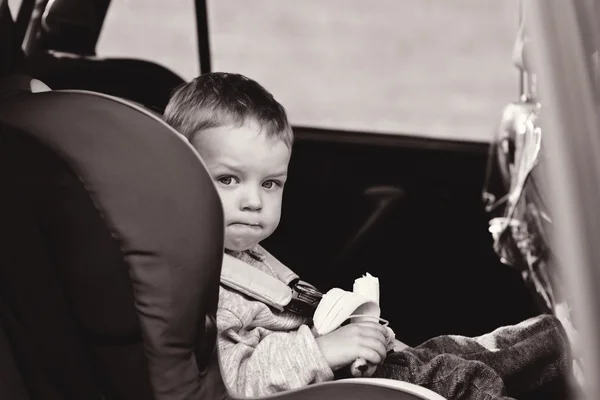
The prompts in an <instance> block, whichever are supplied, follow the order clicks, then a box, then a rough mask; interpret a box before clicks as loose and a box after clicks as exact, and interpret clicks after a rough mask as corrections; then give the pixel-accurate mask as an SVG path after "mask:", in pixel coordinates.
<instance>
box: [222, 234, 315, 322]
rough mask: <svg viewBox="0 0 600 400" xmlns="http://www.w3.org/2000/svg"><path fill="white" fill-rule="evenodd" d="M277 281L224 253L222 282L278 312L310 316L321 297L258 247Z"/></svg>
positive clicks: (310, 286)
mask: <svg viewBox="0 0 600 400" xmlns="http://www.w3.org/2000/svg"><path fill="white" fill-rule="evenodd" d="M258 250H259V252H260V253H261V254H263V255H264V257H265V261H266V262H267V263H268V264H269V265H270V266H271V267H272V268H273V270H274V271H275V273H276V274H277V276H278V277H279V279H277V278H274V277H272V276H271V275H269V274H267V273H266V272H263V271H261V270H259V269H257V268H254V267H253V266H251V265H250V264H248V263H246V262H244V261H242V260H239V259H237V258H235V257H233V256H230V255H229V254H223V265H222V268H221V283H222V284H223V285H225V286H227V287H229V288H231V289H233V290H236V291H238V292H240V293H243V294H245V295H247V296H250V297H252V298H253V299H256V300H258V301H260V302H262V303H265V304H267V305H269V306H271V307H273V308H275V309H277V310H279V311H284V310H286V311H290V312H293V313H294V314H300V315H303V316H305V317H312V315H313V314H314V310H315V309H316V308H317V305H318V304H319V301H320V300H321V298H322V297H323V294H322V293H321V292H319V291H318V290H317V289H316V288H315V287H314V286H313V285H311V284H309V283H307V282H304V281H302V280H300V278H299V276H298V275H296V274H295V273H294V272H293V271H292V270H290V269H289V268H288V267H286V266H285V265H283V263H282V262H281V261H279V260H277V259H276V258H275V257H273V255H271V253H269V252H268V251H266V250H265V249H264V248H262V247H260V246H259V248H258Z"/></svg>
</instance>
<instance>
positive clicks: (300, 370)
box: [217, 249, 333, 396]
mask: <svg viewBox="0 0 600 400" xmlns="http://www.w3.org/2000/svg"><path fill="white" fill-rule="evenodd" d="M227 253H228V254H230V255H232V256H234V257H236V258H238V259H240V260H242V261H244V262H247V263H248V264H250V265H252V266H253V267H255V268H258V269H260V270H261V271H263V272H266V273H267V274H269V275H271V276H273V277H275V278H278V276H277V273H276V272H275V271H274V270H273V268H272V267H271V266H270V265H269V264H268V262H267V261H266V259H265V257H264V256H263V255H262V254H260V253H259V252H258V250H257V249H256V250H249V251H244V252H229V251H228V252H227ZM306 322H307V321H306V319H305V318H304V317H302V316H300V315H297V314H293V313H290V312H286V311H282V312H280V311H278V310H276V309H274V308H272V307H269V306H268V305H266V304H264V303H261V302H260V301H257V300H254V299H252V298H251V297H249V296H246V295H244V294H241V293H239V292H237V291H234V290H232V289H229V288H227V287H225V286H223V285H221V286H220V289H219V306H218V309H217V329H218V345H219V358H220V362H221V370H222V373H223V378H224V379H225V382H226V384H227V386H228V387H229V389H230V390H231V391H233V392H234V393H235V394H237V395H239V396H262V395H269V394H273V393H277V392H281V391H284V390H290V389H296V388H300V387H305V386H307V385H309V384H311V383H316V382H322V381H329V380H332V379H333V372H332V370H331V368H330V367H329V365H328V364H327V362H326V361H325V359H324V358H323V356H322V355H321V352H320V350H319V347H318V346H317V343H316V341H315V337H314V335H313V333H312V331H311V329H310V328H309V327H308V326H307V325H306Z"/></svg>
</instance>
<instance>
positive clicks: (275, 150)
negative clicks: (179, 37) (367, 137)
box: [164, 73, 569, 399]
mask: <svg viewBox="0 0 600 400" xmlns="http://www.w3.org/2000/svg"><path fill="white" fill-rule="evenodd" d="M164 119H165V121H166V122H167V123H169V124H170V125H171V126H173V127H174V128H175V129H176V130H178V131H179V132H180V133H181V134H183V135H184V136H185V137H186V138H187V139H188V140H189V141H190V143H191V144H192V146H193V147H194V148H195V149H196V150H197V151H198V152H199V154H200V156H201V157H202V159H203V160H204V162H205V164H206V167H207V169H208V171H209V173H210V175H211V176H212V177H213V179H214V182H215V185H216V187H217V190H218V192H219V195H220V198H221V201H222V203H223V209H224V216H225V252H226V253H228V254H229V255H232V256H234V257H236V258H238V259H240V260H242V261H244V262H246V263H248V264H250V265H251V266H253V267H254V268H257V269H259V270H261V271H263V272H265V273H267V274H269V275H270V276H272V277H275V278H278V274H277V271H276V270H274V268H273V266H272V265H271V263H270V262H269V261H268V260H267V257H266V255H267V254H268V253H266V251H265V250H264V249H263V248H262V247H260V245H259V243H260V242H261V241H262V240H264V239H266V238H267V237H268V236H269V235H271V234H272V233H273V231H274V230H275V229H276V228H277V225H278V224H279V219H280V215H281V203H282V195H283V189H284V186H285V183H286V178H287V169H288V163H289V161H290V157H291V150H292V143H293V134H292V129H291V127H290V124H289V122H288V119H287V116H286V112H285V109H284V108H283V106H281V104H279V103H278V102H277V101H276V100H275V99H274V98H273V96H272V95H271V94H270V93H269V92H267V91H266V90H265V89H264V88H263V87H262V86H261V85H259V84H258V83H257V82H255V81H253V80H251V79H248V78H246V77H244V76H242V75H238V74H230V73H211V74H205V75H201V76H199V77H198V78H196V79H194V80H193V81H192V82H190V83H187V84H185V85H183V86H181V87H180V88H178V89H177V90H176V91H175V93H174V94H173V96H172V98H171V100H170V102H169V104H168V106H167V108H166V111H165V115H164ZM308 324H309V320H308V319H307V318H305V317H302V316H301V315H299V314H295V313H291V312H287V311H278V310H276V309H274V308H272V307H270V306H268V305H267V304H264V303H262V302H260V301H258V300H255V299H253V298H252V297H249V296H246V295H244V294H242V293H240V292H238V291H235V290H233V289H231V288H229V287H226V286H224V285H221V287H220V294H219V306H218V311H217V326H218V344H219V355H220V362H221V367H222V371H223V374H224V379H225V381H226V383H227V385H228V386H229V388H230V389H231V390H232V391H234V392H235V393H237V394H238V395H241V396H261V395H268V394H273V393H277V392H280V391H284V390H288V389H295V388H299V387H303V386H306V385H309V384H312V383H315V382H322V381H329V380H332V379H334V372H336V371H338V370H341V369H342V368H344V367H346V366H348V365H349V364H351V363H352V362H353V361H354V360H356V359H357V358H359V357H360V358H363V359H365V360H366V361H368V362H370V363H373V364H381V365H379V366H378V369H377V372H376V375H375V376H377V377H383V378H390V379H399V380H404V381H408V382H412V383H415V384H419V385H422V386H425V387H427V388H429V389H431V390H434V391H436V392H438V393H440V394H441V395H442V396H445V397H446V398H449V399H507V398H508V397H506V395H507V394H506V392H507V391H509V392H510V394H511V395H520V394H521V393H522V392H524V391H527V390H530V389H534V388H537V387H540V386H542V385H544V384H546V383H548V382H549V381H551V380H553V379H555V378H556V377H558V376H559V375H560V374H561V373H562V372H563V371H564V370H565V368H566V366H567V360H568V357H569V351H568V343H567V341H566V340H565V337H564V335H563V331H562V330H561V327H560V325H559V323H558V322H557V321H556V319H554V318H553V317H551V316H540V317H537V318H535V319H531V320H528V321H525V322H523V323H521V324H519V325H517V326H512V327H504V328H500V329H498V330H497V331H494V332H492V333H490V334H488V335H485V336H481V337H479V338H474V339H469V338H464V337H459V336H442V337H438V338H434V339H431V340H429V341H427V342H426V343H424V344H422V345H421V346H418V347H416V348H407V349H405V350H403V351H400V352H395V353H392V354H390V355H387V345H388V340H387V338H386V334H387V333H386V330H385V328H384V327H383V326H381V325H380V324H378V323H375V322H361V323H352V324H347V325H345V326H342V327H340V328H338V329H337V330H335V331H333V332H331V333H329V334H327V335H323V336H317V335H315V334H314V332H313V330H311V328H310V327H309V325H308ZM384 361H385V362H384Z"/></svg>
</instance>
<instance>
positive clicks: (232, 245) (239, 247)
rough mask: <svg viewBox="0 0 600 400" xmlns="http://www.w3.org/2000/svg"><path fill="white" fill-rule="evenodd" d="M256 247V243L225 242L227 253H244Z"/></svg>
mask: <svg viewBox="0 0 600 400" xmlns="http://www.w3.org/2000/svg"><path fill="white" fill-rule="evenodd" d="M257 245H258V242H255V241H252V242H245V241H244V242H239V241H229V240H225V249H227V250H229V251H246V250H250V249H253V248H255V247H256V246H257Z"/></svg>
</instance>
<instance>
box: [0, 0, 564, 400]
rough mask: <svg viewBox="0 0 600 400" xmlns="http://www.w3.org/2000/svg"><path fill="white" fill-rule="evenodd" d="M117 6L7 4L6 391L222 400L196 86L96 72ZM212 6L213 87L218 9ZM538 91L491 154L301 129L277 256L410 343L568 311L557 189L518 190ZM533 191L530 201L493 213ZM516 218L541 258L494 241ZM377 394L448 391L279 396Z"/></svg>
mask: <svg viewBox="0 0 600 400" xmlns="http://www.w3.org/2000/svg"><path fill="white" fill-rule="evenodd" d="M109 4H110V1H109V0H77V1H76V0H54V1H47V0H45V1H34V0H23V2H22V4H21V6H20V8H19V10H18V11H15V10H9V8H8V2H7V1H5V0H0V38H1V39H0V51H1V57H0V63H1V65H0V67H1V71H0V72H1V76H0V142H1V143H2V146H0V152H2V156H0V162H1V163H2V166H3V168H2V173H1V174H2V182H3V186H4V187H5V189H4V190H3V193H4V194H3V195H2V196H1V198H2V200H1V203H0V204H1V207H0V212H2V214H3V216H2V220H3V223H2V231H3V240H2V243H3V253H4V255H5V258H4V262H3V265H2V266H0V348H1V349H2V354H3V356H2V357H0V394H1V395H2V398H3V399H4V398H6V399H11V400H12V399H16V400H21V399H79V398H92V399H99V400H100V399H103V400H108V399H134V398H140V399H151V398H155V399H183V398H185V399H209V398H210V399H215V398H222V399H224V398H227V397H229V396H230V394H229V393H228V392H227V389H226V388H225V385H224V383H223V380H222V378H221V372H220V370H219V361H218V352H217V351H216V349H215V347H216V338H215V326H214V315H215V312H216V301H217V294H218V285H219V284H218V279H219V271H220V266H221V258H222V235H223V227H222V226H221V225H222V221H221V218H222V215H221V213H222V210H221V208H220V203H219V200H218V196H217V194H216V191H215V189H214V187H213V186H212V183H211V181H210V179H209V177H208V175H207V173H206V170H205V169H204V166H203V164H202V162H201V160H200V159H199V157H198V156H197V155H196V153H195V152H194V151H193V150H192V148H191V147H190V146H189V145H187V143H186V142H185V141H184V140H183V139H182V138H180V137H179V135H178V134H177V133H176V132H175V131H174V130H172V129H171V128H169V127H168V126H167V125H166V124H165V123H163V122H162V121H161V120H160V115H161V114H162V112H163V111H164V108H165V106H166V104H167V102H168V99H169V96H170V94H171V92H172V91H173V90H174V89H175V88H176V87H177V86H178V85H180V84H181V83H183V82H184V79H183V78H182V77H180V76H178V74H176V73H175V72H173V71H171V70H170V69H168V68H166V67H164V66H162V65H159V64H158V63H156V62H153V61H148V60H141V59H134V58H131V59H126V58H101V57H98V56H97V55H96V53H95V47H96V44H97V41H98V36H99V34H100V31H101V29H102V24H103V22H104V18H105V17H106V13H107V9H108V7H109ZM195 4H196V13H197V15H196V18H197V24H198V34H199V38H198V46H199V53H200V60H199V65H200V67H201V71H202V72H208V71H210V51H209V46H208V33H207V24H208V22H207V20H208V13H207V7H206V1H201V0H197V1H196V2H195ZM11 11H12V13H11ZM524 70H526V68H525V67H524ZM526 72H527V71H525V74H526ZM526 77H527V76H526ZM32 79H35V80H37V81H38V82H41V83H43V84H45V85H47V86H48V89H51V90H46V89H45V88H44V87H42V86H39V84H38V83H33V84H32ZM40 87H41V88H40ZM532 91H533V89H532V88H531V87H529V88H528V91H526V92H527V94H529V95H531V96H529V97H527V96H525V97H524V98H522V99H519V100H518V101H516V102H515V104H512V105H510V106H509V107H507V109H505V110H504V111H505V113H504V115H502V118H499V121H500V124H499V128H498V129H497V135H496V138H495V140H494V142H493V143H480V142H469V141H459V140H447V139H432V138H426V137H418V136H413V135H408V134H402V133H401V134H398V135H388V134H379V133H373V132H369V133H368V134H365V133H366V132H362V131H348V130H335V129H323V128H314V127H308V126H294V127H293V129H294V133H295V143H294V150H293V157H292V161H291V165H290V172H289V177H288V183H287V184H286V193H285V195H284V204H283V215H282V220H281V224H280V226H279V228H278V230H277V231H276V233H275V234H274V235H273V236H272V237H270V238H269V239H268V240H267V241H265V242H264V243H263V245H264V246H265V248H267V249H268V250H269V251H270V252H271V253H273V254H274V255H275V256H277V258H279V259H280V260H281V261H282V262H284V263H285V264H286V265H288V266H289V267H290V268H291V269H293V270H294V271H295V272H296V273H298V274H299V275H300V277H301V278H302V279H303V280H305V281H308V282H311V283H312V284H314V285H315V286H317V287H318V288H319V289H320V290H321V291H323V292H325V291H327V290H328V289H330V288H332V287H334V286H336V287H351V286H352V282H353V281H354V279H356V278H357V277H359V276H361V275H362V274H364V273H365V272H369V273H371V274H373V275H375V276H378V277H379V278H380V285H381V300H380V302H381V309H382V310H383V316H384V317H385V319H387V320H389V321H390V323H391V326H392V327H393V328H394V330H395V331H396V332H397V335H398V332H401V335H399V336H401V338H402V341H403V342H405V343H407V344H408V345H417V344H419V343H421V342H423V341H425V340H427V339H429V338H431V337H434V336H437V335H441V334H447V333H452V334H457V335H465V336H474V335H478V334H483V333H485V332H489V331H492V330H493V329H495V328H497V327H498V326H501V325H508V324H513V323H517V322H519V321H522V320H524V319H526V318H528V317H530V316H534V315H536V314H539V313H540V312H553V307H554V306H555V305H556V302H557V301H556V298H559V297H561V296H562V294H560V295H559V294H556V296H554V295H551V297H548V290H549V289H548V288H549V287H550V286H553V287H557V285H556V284H555V283H553V284H552V285H550V283H549V281H550V280H552V279H553V278H551V275H552V273H548V272H547V268H549V267H546V264H551V263H552V262H554V261H552V257H549V255H551V251H550V249H549V245H548V244H547V239H546V235H547V233H546V231H548V230H549V229H550V228H549V226H548V223H549V221H548V219H549V218H546V216H547V210H546V207H545V205H544V201H543V199H544V198H545V194H544V193H543V192H542V190H543V185H542V187H540V185H536V182H539V181H540V180H541V179H542V177H539V178H531V176H532V175H534V176H537V175H536V174H537V170H536V169H535V168H533V167H531V165H529V166H530V168H529V169H526V171H525V173H524V176H521V175H519V176H521V177H522V178H524V179H526V182H527V185H525V184H524V183H523V184H522V185H520V186H519V185H516V186H515V183H514V182H515V179H514V177H515V176H516V175H515V174H516V173H517V172H515V171H516V167H515V165H516V164H518V162H516V161H515V160H517V161H522V160H521V159H520V158H519V157H521V155H522V154H523V151H524V150H523V149H526V150H527V151H529V150H531V143H530V142H527V143H525V142H524V141H523V139H522V138H523V136H522V135H521V136H519V135H517V133H516V132H518V129H517V128H518V126H517V123H516V122H515V121H517V120H518V118H517V117H515V115H518V116H519V117H521V116H526V117H527V116H529V117H530V118H531V121H530V122H531V124H530V125H528V128H530V130H531V132H530V133H531V134H530V135H529V136H528V137H530V136H531V135H534V131H535V128H536V120H535V118H536V115H537V114H536V112H537V109H536V108H535V105H536V104H537V103H536V98H535V96H534V95H535V93H534V92H532ZM490 129H491V130H492V129H494V127H493V126H490ZM534 136H535V135H534ZM528 146H529V147H528ZM534 147H535V146H534ZM519 151H520V153H519ZM515 154H517V156H515ZM528 154H529V156H532V154H533V156H532V158H533V159H536V160H537V159H538V158H539V157H538V153H536V152H533V153H531V152H530V153H528ZM515 157H516V158H515ZM518 173H521V174H522V173H523V170H520V169H519V172H518ZM532 182H533V183H532ZM517 186H519V189H518V190H524V191H525V192H526V196H524V197H522V196H518V198H516V201H513V200H511V201H512V202H511V201H500V202H498V200H499V199H502V198H505V200H506V198H510V195H511V193H514V191H515V187H517ZM525 186H526V189H524V188H525ZM482 194H483V196H482ZM523 199H528V200H527V201H525V200H523ZM511 206H512V208H511ZM515 212H516V213H517V217H518V218H517V219H519V220H526V221H527V222H529V224H528V227H529V230H530V231H531V230H532V229H533V228H532V227H535V228H536V229H537V230H535V231H534V232H533V233H532V234H531V235H529V236H530V237H534V238H535V239H536V240H537V241H535V243H534V245H533V247H531V241H529V242H527V243H528V245H530V247H529V249H531V248H534V249H535V251H534V254H533V255H532V254H529V253H528V254H525V255H524V253H522V252H521V249H522V248H523V246H521V244H522V243H521V242H519V241H518V240H517V239H515V237H517V238H518V237H519V236H518V234H519V233H522V232H521V231H519V229H518V227H515V228H514V229H513V227H512V226H508V225H506V226H503V230H501V231H500V233H499V234H498V235H496V236H494V234H492V233H493V232H492V231H493V229H492V228H493V226H492V225H493V224H492V222H491V220H492V221H493V220H494V219H496V220H497V221H498V219H499V220H500V221H501V222H502V221H506V219H507V218H509V217H512V216H513V214H514V213H515ZM189 215H193V216H194V218H189ZM186 216H188V217H187V218H186ZM82 232H85V234H82ZM490 232H492V233H490ZM190 238H194V240H191V239H190ZM530 253H531V252H530ZM527 257H529V258H527ZM532 257H534V258H535V259H536V260H542V261H541V262H536V263H531V258H532ZM548 260H550V261H548ZM174 271H177V273H173V272H174ZM34 276H35V278H33V277H34ZM540 277H541V278H540ZM544 279H545V280H544ZM4 354H6V356H4ZM555 389H556V390H557V391H560V390H565V389H564V388H555ZM5 393H6V395H5ZM366 396H371V397H376V398H382V399H383V398H390V399H391V398H394V399H432V400H433V399H437V398H440V397H439V396H437V395H436V394H435V393H433V392H431V391H428V390H426V389H424V388H420V387H418V386H416V385H410V384H405V383H403V382H394V383H391V382H385V381H378V380H361V379H350V380H344V381H336V382H329V383H325V384H318V385H311V386H310V387H308V388H305V389H300V390H295V391H290V392H286V393H284V394H281V395H278V396H277V397H281V398H289V399H294V398H298V399H300V398H302V399H304V398H325V397H327V398H332V399H336V398H340V399H341V398H356V399H358V398H364V397H366ZM537 396H539V397H535V398H548V397H544V396H547V394H537Z"/></svg>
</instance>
